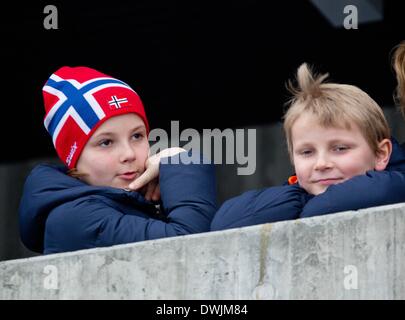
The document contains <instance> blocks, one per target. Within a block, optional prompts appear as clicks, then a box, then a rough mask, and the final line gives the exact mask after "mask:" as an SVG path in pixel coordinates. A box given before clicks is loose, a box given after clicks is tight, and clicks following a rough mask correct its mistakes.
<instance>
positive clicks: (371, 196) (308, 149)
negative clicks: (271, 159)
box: [211, 64, 405, 230]
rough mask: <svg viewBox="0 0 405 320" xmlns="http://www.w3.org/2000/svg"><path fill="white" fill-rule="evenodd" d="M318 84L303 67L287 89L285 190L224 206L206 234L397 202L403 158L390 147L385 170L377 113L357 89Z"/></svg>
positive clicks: (403, 179) (404, 180)
mask: <svg viewBox="0 0 405 320" xmlns="http://www.w3.org/2000/svg"><path fill="white" fill-rule="evenodd" d="M326 77H327V75H324V76H319V77H316V78H314V77H313V75H312V74H311V72H310V70H309V68H308V66H307V65H306V64H303V65H301V66H300V67H299V69H298V72H297V81H298V88H293V87H292V86H291V84H290V90H291V92H292V93H293V95H294V96H293V99H292V100H291V101H290V108H289V110H288V112H287V113H286V115H285V121H284V130H285V134H286V138H287V145H288V151H289V155H290V158H291V161H292V163H293V166H294V168H295V172H296V175H295V176H293V177H290V179H289V185H285V186H280V187H271V188H267V189H264V190H258V191H249V192H246V193H245V194H242V195H241V196H239V197H236V198H233V199H231V200H228V201H226V202H225V203H224V204H223V205H222V207H221V208H220V209H219V210H218V212H217V213H216V215H215V217H214V219H213V221H212V224H211V230H220V229H227V228H234V227H241V226H248V225H254V224H260V223H267V222H275V221H281V220H289V219H296V218H299V217H309V216H314V215H320V214H327V213H333V212H338V211H344V210H355V209H359V208H365V207H371V206H377V205H384V204H390V203H396V202H403V201H405V174H404V173H403V172H404V171H405V152H404V150H401V148H400V147H399V145H398V144H397V143H396V141H395V140H392V141H393V143H394V159H393V161H394V162H395V163H393V167H392V168H389V167H387V166H388V165H389V161H390V156H391V153H392V148H393V144H392V142H391V140H390V130H389V127H388V124H387V121H386V120H385V118H384V115H383V113H382V111H381V109H380V107H379V106H378V105H377V104H376V103H375V101H374V100H372V99H371V98H370V97H369V96H368V95H367V94H366V93H365V92H363V91H362V90H360V89H359V88H357V87H354V86H350V85H342V84H333V83H323V80H324V79H325V78H326ZM394 168H395V170H396V171H394ZM386 169H387V170H386ZM401 171H402V172H401ZM365 191H366V192H365Z"/></svg>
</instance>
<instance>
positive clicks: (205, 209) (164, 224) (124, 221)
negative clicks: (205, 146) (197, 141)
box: [103, 153, 217, 244]
mask: <svg viewBox="0 0 405 320" xmlns="http://www.w3.org/2000/svg"><path fill="white" fill-rule="evenodd" d="M182 154H183V156H184V153H181V154H179V155H178V156H174V157H171V158H170V160H171V161H169V162H168V163H161V164H160V171H159V172H160V173H159V184H160V192H161V201H162V206H163V211H164V212H165V214H166V215H167V219H166V221H162V220H158V219H153V218H151V217H148V216H145V217H139V216H131V215H122V214H114V215H110V217H109V221H108V223H105V225H104V228H103V230H104V231H103V232H104V233H105V235H107V234H108V235H110V237H113V238H111V239H107V237H105V241H107V243H111V244H116V243H126V242H134V241H142V240H150V239H158V238H164V237H170V236H177V235H186V234H193V233H200V232H206V231H209V227H210V223H211V221H212V218H213V216H214V214H215V212H216V210H217V206H216V185H215V170H214V166H213V165H212V164H203V163H202V158H194V159H193V160H194V163H190V164H186V163H184V162H183V161H182V160H181V155H182ZM198 156H199V155H198ZM179 158H180V159H179ZM176 159H177V161H176Z"/></svg>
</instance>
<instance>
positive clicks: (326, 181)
mask: <svg viewBox="0 0 405 320" xmlns="http://www.w3.org/2000/svg"><path fill="white" fill-rule="evenodd" d="M342 180H343V178H326V179H319V180H315V181H314V183H318V184H321V185H323V186H329V185H331V184H337V183H339V182H342Z"/></svg>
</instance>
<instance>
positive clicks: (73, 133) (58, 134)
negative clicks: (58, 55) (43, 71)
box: [42, 67, 149, 169]
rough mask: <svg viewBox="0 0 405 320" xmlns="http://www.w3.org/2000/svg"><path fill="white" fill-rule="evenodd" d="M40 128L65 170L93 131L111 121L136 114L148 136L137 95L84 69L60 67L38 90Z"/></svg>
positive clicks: (70, 167)
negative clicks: (40, 94) (42, 106)
mask: <svg viewBox="0 0 405 320" xmlns="http://www.w3.org/2000/svg"><path fill="white" fill-rule="evenodd" d="M42 92H43V96H44V102H45V112H46V114H45V119H44V125H45V128H46V130H47V131H48V132H49V134H50V135H51V137H52V140H53V145H54V146H55V149H56V152H57V153H58V156H59V158H60V159H61V160H62V161H63V162H64V163H65V164H66V166H67V167H68V168H69V169H72V168H74V167H75V166H76V163H77V160H78V159H79V156H80V154H81V152H82V150H83V148H84V146H85V145H86V143H87V141H88V140H89V139H90V137H91V136H92V134H93V133H94V132H95V131H96V129H97V128H98V127H99V126H100V125H101V124H102V123H104V122H105V121H106V120H108V119H110V118H111V117H114V116H118V115H121V114H126V113H136V114H137V115H138V116H139V117H140V118H141V119H142V120H143V122H144V124H145V127H146V131H147V133H149V125H148V120H147V118H146V115H145V110H144V106H143V104H142V101H141V99H140V97H139V96H138V94H137V93H136V92H135V91H134V90H133V89H131V87H130V86H128V85H127V84H126V83H125V82H123V81H121V80H118V79H114V78H112V77H110V76H108V75H105V74H103V73H101V72H98V71H97V70H94V69H91V68H88V67H74V68H71V67H62V68H60V69H59V70H57V71H56V72H55V73H53V74H52V75H51V76H50V77H49V79H48V81H47V82H46V84H45V86H44V87H43V89H42Z"/></svg>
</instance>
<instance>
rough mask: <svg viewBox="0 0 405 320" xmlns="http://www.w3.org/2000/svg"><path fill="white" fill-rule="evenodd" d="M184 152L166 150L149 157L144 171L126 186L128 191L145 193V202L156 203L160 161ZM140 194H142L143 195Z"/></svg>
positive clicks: (158, 190)
mask: <svg viewBox="0 0 405 320" xmlns="http://www.w3.org/2000/svg"><path fill="white" fill-rule="evenodd" d="M183 151H186V150H185V149H183V148H177V147H175V148H167V149H164V150H162V151H161V152H159V153H157V154H155V155H153V156H151V157H149V158H148V159H147V160H146V162H145V168H146V170H145V171H144V173H142V175H140V176H139V177H138V178H137V179H135V180H134V181H133V182H131V183H130V184H129V186H128V188H129V189H130V190H134V191H136V190H140V189H142V190H141V192H142V191H143V192H145V199H146V200H153V201H158V200H159V199H160V187H159V164H160V159H161V158H164V157H171V156H174V155H176V154H178V153H180V152H183ZM143 192H142V193H143Z"/></svg>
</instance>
